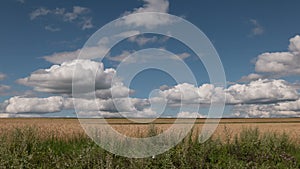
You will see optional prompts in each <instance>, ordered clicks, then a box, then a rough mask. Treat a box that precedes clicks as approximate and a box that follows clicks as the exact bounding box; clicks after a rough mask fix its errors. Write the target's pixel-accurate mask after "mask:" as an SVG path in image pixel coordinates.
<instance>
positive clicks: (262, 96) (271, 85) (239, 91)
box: [225, 79, 299, 104]
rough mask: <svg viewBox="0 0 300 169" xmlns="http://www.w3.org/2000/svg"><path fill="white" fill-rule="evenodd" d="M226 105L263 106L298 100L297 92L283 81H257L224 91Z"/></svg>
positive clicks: (236, 85) (237, 85)
mask: <svg viewBox="0 0 300 169" xmlns="http://www.w3.org/2000/svg"><path fill="white" fill-rule="evenodd" d="M225 91H226V93H227V95H226V99H227V103H228V104H254V103H256V104H263V103H276V102H280V101H288V100H296V99H298V97H299V96H298V92H297V90H295V89H294V88H293V87H292V86H291V85H289V84H288V83H287V82H286V81H284V80H269V79H264V80H261V79H260V80H257V81H252V82H250V83H249V84H235V85H232V86H230V87H229V88H228V89H226V90H225Z"/></svg>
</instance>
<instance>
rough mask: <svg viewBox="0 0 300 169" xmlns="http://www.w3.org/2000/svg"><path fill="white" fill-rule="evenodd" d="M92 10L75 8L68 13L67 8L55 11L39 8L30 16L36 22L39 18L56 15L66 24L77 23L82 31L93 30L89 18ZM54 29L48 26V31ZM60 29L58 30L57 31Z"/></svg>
mask: <svg viewBox="0 0 300 169" xmlns="http://www.w3.org/2000/svg"><path fill="white" fill-rule="evenodd" d="M90 11H91V10H90V9H89V8H86V7H81V6H74V7H73V9H72V11H70V12H68V11H67V10H66V9H65V8H55V9H52V10H51V9H47V8H44V7H40V8H37V9H36V10H34V11H32V12H31V13H30V14H29V17H30V19H31V20H35V19H37V18H39V17H43V16H47V15H54V16H57V17H58V18H59V19H61V18H62V20H63V21H64V22H69V23H77V24H78V25H79V26H80V27H81V29H83V30H85V29H90V28H93V24H92V18H91V17H89V16H87V14H88V13H90ZM51 28H52V27H49V26H46V27H45V29H46V30H49V31H51V30H53V29H51ZM57 29H59V28H56V29H55V30H57Z"/></svg>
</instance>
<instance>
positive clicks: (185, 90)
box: [153, 83, 225, 106]
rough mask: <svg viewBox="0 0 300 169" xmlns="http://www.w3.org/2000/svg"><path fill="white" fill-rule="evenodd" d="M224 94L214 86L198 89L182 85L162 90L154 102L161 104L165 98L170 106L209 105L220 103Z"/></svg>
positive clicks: (221, 89)
mask: <svg viewBox="0 0 300 169" xmlns="http://www.w3.org/2000/svg"><path fill="white" fill-rule="evenodd" d="M163 88H165V87H163ZM222 94H223V96H224V94H225V93H224V89H223V88H221V87H215V86H214V85H212V84H203V85H202V86H200V87H196V86H194V85H192V84H188V83H182V84H178V85H176V86H174V87H168V88H165V90H160V91H159V96H158V97H157V98H153V101H154V102H155V101H157V102H161V98H163V99H165V100H166V101H167V103H168V105H169V106H181V104H183V105H193V104H203V105H208V104H211V102H220V101H221V99H222V97H219V96H221V95H222Z"/></svg>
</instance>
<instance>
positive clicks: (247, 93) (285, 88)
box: [153, 79, 299, 106]
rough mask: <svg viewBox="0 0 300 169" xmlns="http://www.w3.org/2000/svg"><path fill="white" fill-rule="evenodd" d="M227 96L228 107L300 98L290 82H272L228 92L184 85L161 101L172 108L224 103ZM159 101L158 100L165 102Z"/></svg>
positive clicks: (162, 95) (164, 93)
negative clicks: (164, 100) (164, 101)
mask: <svg viewBox="0 0 300 169" xmlns="http://www.w3.org/2000/svg"><path fill="white" fill-rule="evenodd" d="M164 88H165V87H164ZM224 95H225V96H226V101H225V103H226V104H229V105H237V104H271V103H277V102H284V101H294V100H297V99H298V98H299V94H298V92H297V90H296V89H295V88H294V87H293V86H291V85H289V84H288V83H287V82H286V81H284V80H268V79H265V80H257V81H252V82H251V83H249V84H235V85H232V86H230V87H229V88H227V89H224V88H221V87H215V86H214V85H212V84H203V85H201V86H199V87H195V86H194V85H191V84H187V83H183V84H178V85H176V86H174V87H171V88H170V87H168V88H165V89H164V90H160V92H159V98H164V99H166V100H167V102H168V104H169V105H170V106H180V105H181V104H185V105H189V104H200V105H210V104H211V103H212V102H213V103H220V102H221V101H222V97H224ZM159 98H155V99H156V100H157V101H161V99H159ZM153 100H154V99H153ZM154 101H155V100H154Z"/></svg>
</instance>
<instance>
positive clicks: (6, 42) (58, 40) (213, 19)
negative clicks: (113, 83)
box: [0, 0, 300, 117]
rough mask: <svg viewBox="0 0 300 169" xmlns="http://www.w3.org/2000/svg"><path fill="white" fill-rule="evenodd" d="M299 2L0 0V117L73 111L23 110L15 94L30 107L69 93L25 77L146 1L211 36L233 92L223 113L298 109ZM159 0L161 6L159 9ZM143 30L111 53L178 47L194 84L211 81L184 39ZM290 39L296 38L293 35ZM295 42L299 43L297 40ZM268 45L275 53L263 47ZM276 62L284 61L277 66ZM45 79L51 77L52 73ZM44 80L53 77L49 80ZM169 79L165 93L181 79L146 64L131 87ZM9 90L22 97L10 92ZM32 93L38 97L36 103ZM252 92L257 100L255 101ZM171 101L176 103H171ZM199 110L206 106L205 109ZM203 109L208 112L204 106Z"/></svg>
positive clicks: (140, 89) (138, 89) (144, 90)
mask: <svg viewBox="0 0 300 169" xmlns="http://www.w3.org/2000/svg"><path fill="white" fill-rule="evenodd" d="M160 4H162V5H160ZM299 5H300V2H299V1H296V0H289V1H272V2H271V1H238V0H236V1H196V0H191V1H172V0H170V1H167V0H154V1H150V0H149V1H148V0H145V1H137V0H129V1H126V3H122V2H120V1H116V0H111V1H78V0H74V1H73V0H70V1H33V0H10V1H9V0H5V1H2V2H1V6H0V8H1V10H0V12H1V15H0V19H1V21H2V24H1V32H0V37H1V39H0V45H1V52H0V56H1V62H0V80H1V81H0V85H1V86H0V103H1V107H0V114H2V116H3V117H6V116H9V117H14V116H22V115H23V116H31V115H32V116H36V115H38V116H40V115H42V116H52V115H55V116H73V115H74V113H73V112H74V111H72V109H71V108H70V107H68V108H66V109H65V108H61V107H66V106H63V105H61V106H60V108H56V109H54V111H50V110H53V109H50V110H49V112H47V111H45V112H41V113H39V112H38V111H36V110H32V111H31V109H30V108H27V109H26V110H23V109H22V107H20V106H19V107H16V106H14V103H15V102H16V103H15V104H16V105H18V101H19V102H23V101H24V100H20V98H26V99H28V100H29V101H28V100H27V101H28V103H26V102H23V103H24V104H27V107H31V104H33V103H34V104H35V105H38V106H37V107H39V104H41V105H40V106H41V107H43V106H45V107H49V105H48V104H42V103H41V102H40V101H41V100H38V98H49V97H62V99H63V100H64V99H65V100H66V99H70V95H68V94H66V93H57V92H53V91H48V90H44V89H43V90H42V89H41V86H39V85H37V83H36V82H33V81H30V79H26V80H24V79H25V78H27V77H30V76H31V75H33V74H35V72H36V71H37V70H45V69H49V68H50V67H51V66H53V65H61V64H62V63H58V62H56V61H53V60H52V61H49V59H48V60H47V59H45V57H46V56H48V57H52V58H54V57H56V58H57V57H60V56H61V55H59V54H61V53H63V52H69V53H71V54H72V52H74V51H76V50H78V49H81V48H82V47H83V45H84V43H85V42H86V41H87V40H88V38H89V37H90V36H91V35H92V34H93V33H94V32H95V31H97V30H98V29H99V28H101V27H102V26H104V25H105V24H107V23H109V22H110V21H112V20H114V19H117V18H119V17H120V16H123V15H126V14H128V13H135V11H136V9H137V8H140V9H141V10H144V9H148V8H149V9H150V10H154V11H155V10H158V11H159V12H164V13H169V14H172V15H176V16H179V17H183V18H184V19H186V20H188V21H189V22H191V23H192V24H194V25H195V26H197V27H198V28H199V29H200V30H202V31H203V32H204V33H205V34H206V36H207V37H208V38H209V39H210V41H211V42H212V44H213V45H214V47H215V49H216V50H217V52H218V53H219V56H220V59H221V61H222V63H223V66H224V70H225V73H226V78H227V81H228V85H229V86H228V87H226V88H225V89H223V90H224V92H225V93H226V94H228V93H229V94H230V96H229V99H231V97H232V98H233V100H234V101H227V102H228V103H226V105H227V107H226V111H225V115H226V116H228V117H233V116H234V117H254V116H255V117H281V116H300V112H299V110H300V101H299V100H298V96H299V94H298V90H299V87H298V86H299V81H298V80H299V75H300V73H299V72H298V67H297V63H299V60H300V55H299V53H297V52H298V49H300V43H299V41H300V40H299V38H298V37H297V35H300V22H299V14H300V12H299V10H298V6H299ZM159 7H161V8H162V9H156V8H159ZM163 7H165V8H164V9H163ZM183 31H184V30H183ZM141 37H142V38H144V40H146V41H147V42H144V43H145V44H139V43H142V42H138V40H137V39H138V38H136V39H132V40H124V41H122V43H120V44H118V45H117V46H116V47H115V48H114V49H112V50H111V55H112V56H119V55H121V54H122V52H124V51H128V52H133V51H138V50H141V49H145V48H150V47H156V48H160V47H163V48H165V49H166V50H169V51H172V52H173V53H175V54H178V55H180V54H182V55H186V58H184V61H185V62H186V64H187V65H188V66H189V67H190V68H191V69H192V70H193V73H194V74H195V77H196V79H197V82H198V86H197V87H200V86H202V85H204V84H208V83H209V79H208V77H207V72H206V71H205V68H204V67H203V65H202V63H201V62H200V61H199V60H197V57H196V56H195V54H194V53H193V52H192V51H191V50H190V49H189V48H188V47H185V46H182V44H180V43H178V42H177V41H176V40H174V39H172V38H169V39H167V40H164V37H162V36H155V35H144V36H141ZM153 37H155V38H154V39H153ZM151 38H152V40H151ZM140 39H141V38H140ZM291 39H294V40H292V43H291V42H290V40H291ZM291 45H294V46H295V47H294V48H292V47H291ZM266 52H269V53H270V55H262V54H264V53H266ZM275 52H277V53H281V54H280V56H278V57H277V55H276V53H275ZM275 55H276V56H275ZM290 55H292V56H290ZM260 56H261V57H260ZM68 61H70V60H68ZM103 63H104V68H103V69H106V68H114V69H115V68H116V62H114V61H112V60H111V59H107V60H104V61H103ZM117 63H118V62H117ZM279 64H283V65H285V66H287V68H286V67H280V65H279ZM264 65H266V66H265V67H264ZM61 68H62V66H61ZM290 69H293V70H295V71H292V70H290ZM250 74H252V76H251V77H250V76H248V75H250ZM1 75H2V77H1ZM4 76H5V78H4ZM246 76H248V78H246ZM242 77H244V78H242ZM20 79H23V81H22V80H20ZM241 79H242V80H241ZM259 79H260V81H259ZM47 80H50V81H51V79H47ZM52 80H53V79H52ZM59 80H60V79H59V78H58V79H56V81H57V83H58V84H59ZM61 80H65V79H63V78H62V79H61ZM43 83H45V84H47V85H48V82H46V81H43ZM164 85H165V86H168V88H167V89H164V90H161V94H162V93H164V91H168V92H169V93H172V89H176V85H180V84H176V82H175V81H174V79H172V77H170V76H169V75H167V74H164V73H162V72H159V71H153V70H152V71H151V70H149V71H147V72H144V73H141V74H140V75H139V76H137V77H136V78H135V79H134V81H133V82H132V84H131V86H130V87H129V88H130V89H132V90H134V91H135V92H134V93H133V94H132V95H131V97H133V98H144V97H145V98H146V97H147V96H148V95H149V92H150V91H151V90H153V89H155V88H157V89H159V87H161V86H164ZM181 87H182V86H181ZM189 87H190V86H189ZM189 87H188V88H189ZM230 87H231V88H230ZM179 88H180V86H179ZM265 88H268V89H272V90H271V91H266V92H265V93H266V94H265V95H263V96H261V97H260V95H259V94H256V93H255V92H258V90H259V89H261V91H264V90H265ZM273 89H274V90H273ZM99 90H100V89H99ZM101 90H102V89H101ZM191 90H192V89H191ZM197 90H198V89H197ZM243 92H248V93H243ZM274 92H275V93H274ZM276 92H277V93H276ZM166 93H167V92H165V93H164V94H166ZM233 93H235V94H233ZM236 93H239V94H240V95H237V94H236ZM241 95H243V96H245V97H246V96H248V95H249V98H244V97H243V98H241ZM253 95H255V97H254V96H253ZM256 96H257V97H256ZM11 98H17V99H15V100H14V99H12V100H10V99H11ZM274 98H277V99H274ZM18 99H19V100H18ZM30 99H31V100H34V101H36V102H33V103H32V102H31V101H30ZM60 99H61V98H60ZM206 99H209V98H206ZM200 100H201V99H200ZM254 100H256V101H257V102H255V103H254ZM265 100H267V101H265ZM55 101H56V100H55V99H54V102H55ZM62 102H65V101H62ZM100 102H101V101H100ZM170 102H172V100H171V101H170ZM191 102H193V101H191ZM19 104H21V103H19ZM100 104H102V102H101V103H100ZM103 104H104V103H103ZM193 104H195V103H194V102H193ZM202 104H203V103H200V104H199V105H202ZM286 105H292V106H290V107H293V109H288V108H286V107H287V106H286ZM32 106H33V105H32ZM170 107H171V108H170V109H172V105H170ZM201 107H202V106H201ZM45 109H46V110H47V108H45ZM206 109H207V106H203V107H202V110H203V111H205V110H206ZM105 110H106V109H105ZM108 110H110V109H108ZM146 110H147V111H148V109H146ZM142 111H144V109H142ZM105 112H106V113H108V114H109V113H113V112H109V111H105ZM168 112H171V114H172V111H170V110H168ZM152 113H153V112H152ZM190 113H194V112H190ZM198 113H200V114H201V112H198ZM24 114H25V115H24ZM141 114H142V113H141ZM150 114H151V113H150ZM154 114H155V113H154ZM169 114H170V113H169ZM173 114H174V113H173ZM202 115H203V116H205V113H202ZM0 117H1V116H0Z"/></svg>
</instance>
